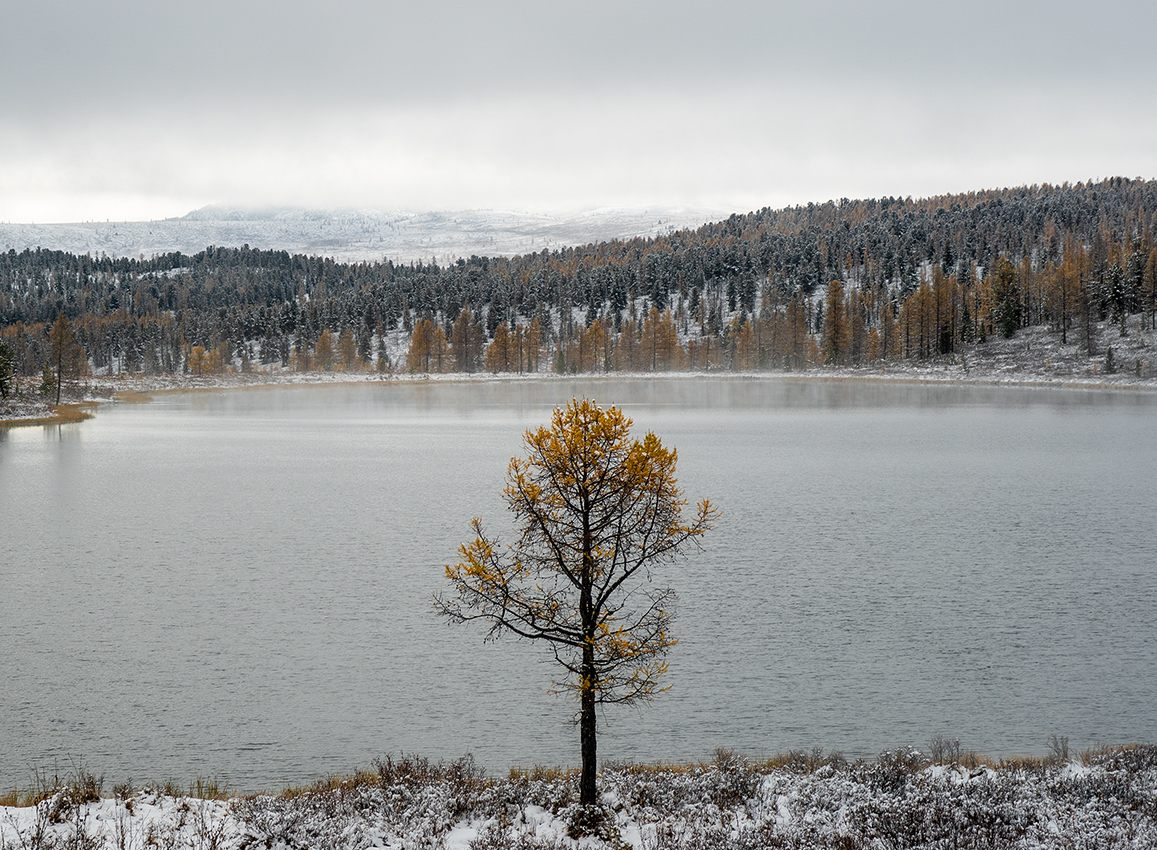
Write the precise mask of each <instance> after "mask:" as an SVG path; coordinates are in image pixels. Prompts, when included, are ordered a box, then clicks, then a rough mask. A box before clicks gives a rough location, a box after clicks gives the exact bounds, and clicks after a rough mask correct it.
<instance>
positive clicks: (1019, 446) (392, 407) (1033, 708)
mask: <svg viewBox="0 0 1157 850" xmlns="http://www.w3.org/2000/svg"><path fill="white" fill-rule="evenodd" d="M576 394H579V395H581V394H585V395H588V396H590V397H593V398H596V399H598V400H599V401H601V402H604V403H616V404H620V405H622V406H624V407H625V408H626V409H627V411H628V413H629V414H630V415H631V416H632V417H633V418H634V419H635V422H636V428H637V429H640V430H641V429H652V430H654V431H656V433H658V434H659V436H660V437H661V438H662V439H663V440H664V441H665V442H666V443H668V444H673V445H675V446H677V447H678V449H679V478H680V483H681V484H682V486H683V487H684V488H685V490H686V492H687V496H688V497H689V498H690V499H691V500H692V501H694V500H695V499H698V498H702V497H704V496H708V497H710V498H711V499H712V500H713V501H714V502H716V503H717V505H718V506H719V507H720V508H721V509H722V511H723V520H722V521H721V522H720V524H719V526H718V528H717V530H716V531H714V532H713V533H712V534H711V535H709V536H708V537H707V538H706V539H705V548H704V549H703V551H702V552H699V553H694V554H692V555H691V557H689V558H688V559H687V560H685V561H684V562H682V563H680V564H677V565H675V566H674V567H673V568H670V569H668V570H667V571H666V573H665V575H663V576H662V579H661V580H663V581H664V583H666V584H669V585H671V586H673V587H674V588H675V589H676V590H678V592H679V595H680V606H679V612H678V619H677V620H676V629H677V634H678V636H679V637H680V639H681V641H680V643H679V645H678V646H677V647H676V648H675V650H674V651H673V653H672V655H671V657H670V662H671V663H670V673H669V676H668V684H669V685H670V686H671V690H670V691H669V692H668V693H666V694H664V695H662V696H661V697H660V698H659V699H657V700H656V701H655V702H654V703H652V704H651V705H649V706H645V707H643V708H642V709H641V710H635V709H632V708H617V709H611V710H609V711H608V712H607V714H606V715H605V721H606V725H605V728H604V730H603V731H602V733H601V735H600V739H599V746H600V756H601V757H602V758H604V759H613V760H640V761H642V760H647V761H657V760H674V761H683V760H691V759H706V758H709V757H710V754H711V751H712V750H713V749H714V748H715V747H717V746H727V747H732V748H735V749H737V750H740V751H742V752H745V753H747V754H749V755H753V756H758V755H770V754H772V753H775V752H781V751H784V750H787V749H792V748H797V747H809V748H810V747H812V746H822V747H824V748H826V749H838V750H841V751H843V752H844V753H845V754H846V755H847V756H849V757H857V756H864V757H868V756H873V755H875V754H876V753H877V752H879V751H880V750H881V749H884V748H886V747H891V746H898V745H901V744H916V745H925V744H927V742H928V740H929V739H930V738H931V737H932V736H934V735H937V734H945V735H949V736H953V737H959V738H960V739H961V741H962V743H963V744H964V746H965V747H969V748H973V749H977V750H979V751H982V752H985V753H989V754H993V755H1001V754H1014V753H1043V752H1044V751H1045V742H1046V740H1047V739H1048V736H1049V735H1050V734H1053V733H1055V734H1058V735H1067V736H1069V738H1070V741H1071V743H1072V745H1073V746H1075V747H1080V746H1089V745H1093V744H1096V743H1100V742H1107V743H1123V742H1129V741H1153V740H1154V739H1155V738H1157V672H1155V670H1157V665H1155V661H1157V618H1155V617H1154V614H1153V611H1154V606H1155V603H1157V569H1155V563H1157V557H1155V546H1154V543H1153V529H1154V520H1155V518H1157V395H1154V394H1149V395H1146V394H1137V393H1126V392H1093V391H1089V392H1084V391H1062V390H1045V389H1008V388H948V387H928V386H918V385H877V384H871V383H865V384H844V383H824V382H800V381H791V380H784V379H775V378H768V379H762V380H693V379H690V380H689V379H677V380H656V381H630V380H623V381H601V382H600V381H557V382H525V383H518V382H513V383H501V382H490V383H474V384H441V383H420V384H395V385H385V386H368V385H362V386H353V387H349V386H347V387H338V386H334V387H308V388H281V389H274V390H246V391H232V392H226V393H215V394H214V393H209V394H187V395H167V396H162V397H160V398H158V400H157V401H155V402H154V403H153V404H150V405H143V406H128V405H118V406H113V407H106V408H104V409H102V410H101V411H100V413H99V414H98V416H97V417H96V418H95V419H94V420H91V421H89V422H85V423H82V424H79V425H72V426H64V427H59V428H52V429H43V428H36V429H18V430H13V431H10V432H6V433H5V432H2V431H0V518H2V519H0V521H2V523H3V525H2V526H0V528H2V531H0V535H2V536H0V580H2V582H0V647H3V650H2V652H0V688H2V694H0V784H2V785H8V786H10V785H11V784H12V783H13V782H19V783H21V784H27V782H28V780H29V779H30V776H31V771H32V770H33V769H34V768H48V769H50V770H51V769H52V768H53V767H54V765H55V766H58V767H60V768H61V769H67V768H68V766H69V763H70V758H71V759H76V758H81V759H83V760H84V761H85V763H86V764H87V766H88V767H89V768H90V769H92V770H93V771H94V772H97V773H101V772H103V773H105V774H107V776H108V779H109V781H110V782H111V781H113V780H115V781H121V780H123V779H127V778H132V779H133V780H134V781H136V782H138V783H139V782H142V781H146V780H162V781H163V780H165V779H170V778H173V779H176V780H178V781H180V782H181V783H187V782H188V781H189V780H190V779H192V778H194V777H196V776H198V775H200V776H204V777H218V778H220V779H224V780H228V781H229V782H230V783H232V784H233V786H234V787H237V788H239V789H243V790H253V789H258V788H266V789H276V788H278V787H280V786H281V785H282V784H283V783H286V782H301V781H305V780H307V779H309V778H312V777H316V776H318V775H323V774H326V773H329V772H345V771H350V770H352V769H354V768H356V767H365V766H368V765H369V763H370V761H371V760H372V759H373V758H374V757H375V756H378V755H383V754H386V753H392V754H395V755H396V754H398V753H399V752H406V753H418V754H423V755H427V756H430V757H432V758H435V759H438V758H447V759H449V758H456V757H458V756H460V755H462V754H463V753H466V752H472V753H473V754H474V755H475V757H476V759H477V760H478V761H479V762H480V763H481V764H482V765H483V766H484V767H486V768H487V769H488V770H490V771H491V772H494V773H503V772H505V770H506V769H507V768H508V767H510V766H511V765H518V764H521V765H526V766H529V765H532V764H536V763H537V764H577V762H578V760H579V759H578V734H577V730H576V729H575V728H574V727H573V726H571V725H570V719H571V715H572V711H573V709H574V706H573V704H572V702H571V701H570V700H569V699H567V698H565V697H551V696H548V695H547V694H546V690H547V688H548V687H549V682H550V680H551V677H552V676H553V675H554V674H555V670H554V669H553V667H552V665H551V664H550V663H548V661H547V660H546V658H545V657H544V654H543V652H542V651H540V648H538V647H536V646H533V645H530V644H526V643H518V642H515V641H511V640H503V641H499V642H498V643H496V644H483V643H482V640H481V637H482V633H481V630H480V629H472V628H470V627H468V626H459V627H451V626H448V625H445V624H443V623H442V622H440V621H439V620H437V619H436V618H435V617H434V615H433V613H432V611H431V605H430V598H431V595H432V594H433V593H434V591H436V590H437V589H439V588H440V587H442V586H443V582H444V577H443V572H442V570H443V565H444V564H445V563H447V562H448V561H450V560H453V559H454V558H455V553H456V549H457V546H458V544H460V543H462V542H464V541H465V540H466V539H467V536H468V534H469V527H468V523H469V521H470V518H471V517H472V516H475V515H480V516H482V517H483V519H484V520H485V521H486V523H487V525H488V527H489V528H490V529H491V530H492V531H500V532H503V533H504V535H505V536H506V537H510V536H511V534H510V526H509V524H508V520H507V518H506V515H505V512H504V509H503V505H502V502H501V497H500V492H501V487H502V479H503V475H504V472H505V468H506V463H507V462H508V460H509V458H510V457H511V456H512V455H514V454H516V453H520V441H521V435H522V432H523V431H524V430H525V429H526V428H528V427H531V426H536V425H538V424H541V423H544V422H546V421H547V420H548V418H549V413H550V410H551V409H552V408H553V407H554V406H555V405H556V404H560V403H564V402H565V401H567V400H568V399H569V398H570V397H571V396H572V395H576Z"/></svg>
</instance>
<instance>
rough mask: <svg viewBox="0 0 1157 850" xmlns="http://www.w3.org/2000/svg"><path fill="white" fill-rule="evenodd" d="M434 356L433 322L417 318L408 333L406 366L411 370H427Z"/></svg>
mask: <svg viewBox="0 0 1157 850" xmlns="http://www.w3.org/2000/svg"><path fill="white" fill-rule="evenodd" d="M433 356H434V322H433V321H432V320H431V319H419V320H418V322H417V324H415V325H414V332H413V334H411V335H410V350H409V351H407V352H406V368H407V369H409V370H410V371H411V372H429V371H430V361H431V360H432V359H433Z"/></svg>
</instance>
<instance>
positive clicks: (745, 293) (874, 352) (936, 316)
mask: <svg viewBox="0 0 1157 850" xmlns="http://www.w3.org/2000/svg"><path fill="white" fill-rule="evenodd" d="M1155 214H1157V181H1154V180H1140V179H1128V178H1120V177H1115V178H1111V179H1106V180H1102V181H1097V182H1087V183H1076V184H1068V183H1065V184H1062V185H1048V184H1044V185H1034V186H1024V187H1017V188H1009V189H998V190H988V191H978V192H969V193H966V194H956V195H943V196H938V197H933V198H926V199H918V200H913V199H911V198H891V197H886V198H880V199H875V200H848V199H841V200H839V201H831V202H828V203H822V204H808V205H806V206H795V207H790V208H785V209H779V210H773V209H766V208H765V209H761V210H759V211H757V212H750V213H747V214H744V215H738V214H737V215H732V216H731V217H729V218H727V219H726V220H724V221H719V222H714V223H710V224H705V225H703V226H702V227H699V228H697V229H694V230H691V229H687V230H681V231H677V232H674V233H671V234H668V235H664V236H658V237H652V238H638V239H629V240H617V241H611V242H604V243H599V244H588V245H583V246H578V247H573V248H566V249H563V250H556V251H542V252H540V253H536V254H529V255H522V256H514V257H478V256H472V257H470V258H468V259H466V258H463V259H458V260H456V261H455V262H453V263H450V264H448V265H438V264H437V263H435V262H429V263H421V262H414V263H410V264H395V263H393V262H360V263H338V262H335V261H333V260H332V259H326V258H323V257H316V256H303V255H292V256H291V255H290V254H288V253H287V252H284V251H264V250H254V249H250V248H249V247H248V246H244V247H241V248H219V247H208V248H206V249H205V250H204V251H201V252H199V253H197V254H195V255H193V256H187V255H184V254H180V253H175V254H164V255H158V256H153V257H151V258H145V257H143V256H142V257H138V258H136V259H132V258H117V257H107V256H100V257H93V256H90V255H83V256H81V255H75V254H70V253H65V252H61V251H54V250H51V249H44V248H41V249H37V250H25V251H23V252H20V253H17V252H16V251H14V250H10V251H8V252H7V253H0V373H5V375H4V376H3V380H0V390H3V392H4V393H5V394H7V393H9V392H11V390H12V387H13V386H16V387H17V388H18V387H19V386H20V379H21V378H24V379H36V378H37V377H38V376H42V377H43V382H42V384H41V387H42V388H44V387H46V386H47V388H48V390H49V391H52V390H55V391H56V392H57V393H59V385H60V384H61V383H67V382H68V381H69V380H70V379H71V380H73V382H74V383H75V379H76V378H77V377H79V376H81V375H83V374H88V373H92V374H103V375H121V374H129V375H131V374H141V373H144V374H185V375H189V376H193V377H196V376H200V375H207V374H212V373H222V372H227V371H237V372H248V371H254V370H270V371H274V370H299V371H315V370H347V371H348V370H377V371H382V372H387V371H389V372H394V371H409V372H543V371H551V370H553V371H557V372H563V373H569V372H604V371H607V372H610V371H630V372H639V371H673V370H696V371H712V370H735V371H747V370H768V369H775V370H802V369H806V368H808V367H809V366H812V365H819V364H827V365H829V366H835V367H839V366H841V365H844V364H867V363H874V362H878V361H936V360H952V359H954V358H955V357H957V356H958V354H959V353H962V352H964V351H966V350H967V349H968V348H969V347H970V346H972V345H974V344H976V343H979V342H983V341H984V340H985V339H987V338H989V337H992V336H1000V337H1012V336H1014V335H1015V334H1017V332H1018V331H1019V330H1021V329H1022V328H1026V327H1038V328H1039V327H1045V328H1048V329H1049V331H1050V332H1051V333H1053V334H1055V335H1056V337H1057V338H1058V339H1059V340H1060V341H1062V342H1063V343H1065V344H1066V345H1076V346H1078V347H1079V350H1080V351H1081V352H1082V355H1083V356H1085V357H1088V358H1094V357H1098V356H1100V355H1103V353H1104V351H1103V349H1104V347H1105V346H1106V342H1105V341H1104V340H1101V339H1099V338H1098V337H1099V335H1100V336H1104V335H1105V331H1104V328H1105V327H1106V324H1105V323H1106V322H1111V323H1113V324H1115V325H1118V326H1119V332H1120V333H1121V334H1122V335H1124V334H1126V333H1127V332H1128V330H1127V329H1128V322H1129V319H1130V317H1136V316H1140V320H1139V323H1140V327H1141V328H1146V327H1148V328H1153V327H1154V321H1155V318H1154V312H1155V310H1157V247H1155V246H1154V241H1153V230H1154V215H1155ZM1136 322H1137V320H1136V319H1134V323H1136ZM13 379H15V380H13Z"/></svg>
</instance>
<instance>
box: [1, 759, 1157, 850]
mask: <svg viewBox="0 0 1157 850" xmlns="http://www.w3.org/2000/svg"><path fill="white" fill-rule="evenodd" d="M375 768H376V770H374V771H366V772H362V773H359V774H358V775H357V776H356V777H353V778H348V779H343V780H337V779H335V780H331V781H328V782H323V783H319V785H318V786H315V787H314V788H312V789H307V790H304V791H295V792H286V793H283V794H281V795H276V796H273V795H258V796H252V797H237V798H233V799H229V800H202V799H198V798H195V797H186V796H180V795H172V794H169V793H165V792H162V791H160V790H156V789H152V790H145V791H131V790H126V789H123V788H122V789H118V791H117V794H116V797H115V798H114V799H96V795H95V794H92V793H91V789H92V787H93V783H92V782H91V781H90V782H88V783H81V785H83V786H84V787H86V788H87V789H89V793H88V794H87V795H86V796H87V798H88V799H87V801H85V797H78V795H77V793H76V791H75V790H74V788H75V787H76V786H75V785H74V786H73V787H71V788H69V787H66V788H64V789H62V790H60V791H58V792H57V793H56V794H54V795H53V796H51V797H49V798H47V799H45V800H43V801H42V802H40V803H38V804H37V805H35V806H27V807H22V808H17V807H0V848H3V850H8V849H9V848H21V850H31V848H55V847H60V848H64V847H80V848H89V850H104V848H109V850H113V848H115V850H126V848H138V850H147V848H150V847H158V848H166V850H177V849H178V848H191V850H202V848H214V850H234V848H236V850H243V848H290V847H303V848H304V847H308V848H365V847H388V848H397V849H398V850H400V849H401V848H416V847H429V848H453V850H467V848H477V850H502V848H561V847H591V848H632V850H667V849H668V848H680V850H682V848H687V850H691V848H695V850H714V848H719V850H722V848H764V847H767V848H771V847H791V848H805V847H807V848H827V847H832V848H848V849H849V850H856V849H857V848H864V850H867V848H949V847H952V848H979V847H1017V848H1072V847H1081V848H1117V847H1120V848H1152V847H1155V846H1157V746H1143V747H1129V748H1119V749H1113V750H1104V751H1101V752H1099V753H1096V754H1090V755H1088V756H1087V757H1085V759H1084V763H1083V764H1075V763H1069V764H1066V763H1063V762H1060V761H1057V762H1047V761H1037V760H1028V761H1022V762H1007V763H1001V764H1000V765H996V766H993V765H988V764H981V763H977V762H973V763H972V766H970V767H969V766H965V765H962V764H955V763H954V764H939V765H929V764H928V763H927V761H926V760H925V759H924V758H923V757H922V756H921V755H920V754H918V753H916V752H913V751H902V752H895V753H885V754H883V755H881V757H880V758H879V759H878V760H877V761H875V762H871V763H866V762H857V763H855V764H849V763H847V762H845V761H844V760H843V759H842V758H840V757H839V756H838V755H836V756H829V757H826V758H825V757H823V756H822V754H816V753H812V754H804V753H797V754H789V755H788V756H787V757H783V758H781V759H779V760H778V761H777V763H776V764H775V765H774V766H772V765H763V766H754V765H751V764H749V763H747V762H746V761H744V760H743V759H742V758H739V757H736V756H735V755H734V754H731V753H723V754H722V755H721V757H719V758H717V759H716V762H715V763H714V764H711V765H698V766H683V767H658V768H655V767H637V766H623V767H616V768H605V769H604V771H603V773H602V775H601V778H600V790H601V794H602V799H601V810H602V815H601V823H600V822H599V818H595V819H593V826H592V828H591V829H590V830H589V831H590V832H592V833H593V834H588V835H586V836H585V837H582V838H579V839H578V840H575V839H574V838H572V837H570V835H569V833H570V832H572V831H573V824H574V823H575V821H576V817H577V816H578V814H579V811H580V810H579V807H578V805H577V777H576V776H575V775H574V774H570V775H561V776H560V775H558V773H557V772H554V771H537V772H535V773H532V774H519V775H514V776H511V777H510V778H508V779H505V780H492V779H488V778H486V777H485V776H484V775H483V774H482V772H481V771H480V770H479V769H478V768H477V767H476V766H475V765H474V763H473V761H472V760H471V759H470V758H469V757H467V758H465V759H462V760H459V761H458V762H454V763H451V764H449V765H431V764H430V763H429V762H426V761H425V760H423V759H413V758H409V759H402V760H399V761H391V760H387V761H385V762H381V761H379V762H377V763H375ZM90 779H91V777H90ZM97 784H99V783H97ZM587 823H588V824H591V823H592V819H591V818H590V816H589V815H588V816H587Z"/></svg>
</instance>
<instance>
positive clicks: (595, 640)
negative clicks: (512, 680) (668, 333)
mask: <svg viewBox="0 0 1157 850" xmlns="http://www.w3.org/2000/svg"><path fill="white" fill-rule="evenodd" d="M630 429H631V420H630V419H628V418H627V417H626V416H624V415H623V412H622V411H621V410H619V409H618V408H615V407H609V408H607V409H605V410H604V409H602V408H600V407H599V406H598V405H597V404H595V403H593V402H591V401H588V400H585V399H584V400H582V401H579V400H574V401H571V402H570V404H568V405H567V406H566V407H565V408H561V407H560V408H558V409H556V410H555V411H554V418H553V422H552V423H551V426H550V427H549V428H547V427H545V426H544V427H540V428H538V429H531V430H529V431H527V432H526V435H525V437H524V445H525V448H526V452H527V457H526V459H525V460H522V459H519V458H512V459H511V461H510V467H509V469H508V470H507V473H506V489H505V491H504V494H505V497H506V503H507V506H508V507H509V509H510V510H511V511H512V512H513V513H514V515H515V517H516V521H517V525H518V527H519V529H520V534H519V537H518V541H517V542H516V543H515V544H514V545H513V546H509V547H507V550H506V551H501V550H500V546H499V543H498V541H497V539H492V538H489V537H487V535H486V532H485V530H484V529H483V527H482V523H481V521H480V520H479V519H477V518H476V519H475V520H474V522H473V529H474V531H475V533H476V534H477V537H476V539H475V540H474V542H472V543H469V544H466V545H463V546H462V547H461V548H460V549H459V550H458V551H459V554H460V556H461V558H462V560H461V561H460V562H459V563H458V564H456V565H454V566H447V567H446V577H447V578H448V579H449V580H450V582H451V585H452V586H453V593H452V595H443V594H438V595H437V596H436V597H435V607H436V609H437V611H438V612H439V613H440V614H442V615H444V616H446V617H447V618H448V619H450V620H451V621H452V622H458V623H462V622H466V621H468V620H482V621H484V622H487V623H489V624H490V631H489V632H488V634H487V639H488V640H491V639H495V638H497V637H499V636H500V635H501V634H502V633H504V632H511V633H513V634H515V635H517V636H518V637H523V638H529V639H531V640H541V641H545V642H546V643H548V644H549V645H550V648H551V650H552V652H553V653H554V658H555V660H556V661H557V662H558V663H559V664H560V665H562V667H563V669H564V670H566V675H565V677H564V679H563V681H561V682H557V683H555V684H556V687H558V688H559V689H560V690H569V691H573V692H575V693H576V694H577V696H578V698H579V706H580V707H579V712H578V725H579V735H580V740H581V745H582V779H581V782H580V793H579V802H580V804H581V805H582V806H591V805H594V803H595V800H596V794H595V771H596V767H597V762H596V743H595V728H596V725H595V706H596V705H597V704H599V703H623V704H630V703H633V702H638V701H641V700H649V699H651V698H653V697H654V696H655V694H656V693H659V692H660V691H661V690H664V689H662V688H659V686H658V679H659V677H660V676H661V675H662V674H663V673H664V672H665V671H666V669H667V664H666V662H664V661H663V656H664V655H665V654H666V652H667V650H668V649H670V648H671V647H672V646H674V644H675V642H676V641H675V639H674V638H673V637H672V636H671V632H670V625H671V617H672V610H671V606H672V604H673V603H674V601H675V593H674V591H673V590H671V589H669V588H666V589H661V590H660V589H653V588H651V587H649V586H648V585H649V583H650V578H651V571H652V569H653V568H654V567H656V566H659V565H661V564H664V563H668V562H670V561H672V560H673V559H675V558H676V557H677V556H678V555H679V554H680V552H681V551H682V550H683V548H684V546H685V545H686V544H688V543H690V542H691V541H694V540H695V539H696V538H698V537H699V536H700V535H702V534H704V533H705V532H706V531H707V530H708V529H709V528H710V527H711V525H712V524H713V522H714V521H715V519H716V518H717V515H718V514H717V511H716V510H715V509H714V508H713V507H712V506H711V504H710V503H709V502H707V501H706V500H705V501H702V502H700V503H699V504H698V506H697V508H696V511H695V518H694V520H693V521H692V522H691V523H690V524H684V523H683V518H682V508H683V507H684V506H685V505H686V504H687V503H686V501H685V500H684V499H683V498H682V495H683V494H682V492H681V491H680V490H679V489H678V488H677V487H676V481H675V474H674V473H675V461H676V453H675V450H674V449H667V448H664V447H663V445H662V444H661V443H660V442H659V438H658V437H656V436H655V435H654V434H652V433H648V434H647V435H646V436H645V437H643V439H642V440H632V439H631V438H630Z"/></svg>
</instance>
